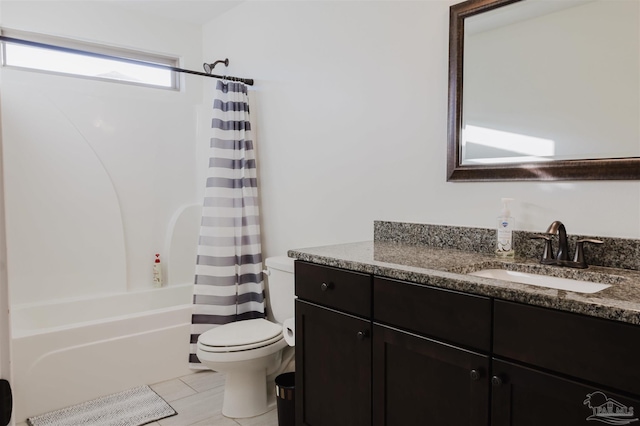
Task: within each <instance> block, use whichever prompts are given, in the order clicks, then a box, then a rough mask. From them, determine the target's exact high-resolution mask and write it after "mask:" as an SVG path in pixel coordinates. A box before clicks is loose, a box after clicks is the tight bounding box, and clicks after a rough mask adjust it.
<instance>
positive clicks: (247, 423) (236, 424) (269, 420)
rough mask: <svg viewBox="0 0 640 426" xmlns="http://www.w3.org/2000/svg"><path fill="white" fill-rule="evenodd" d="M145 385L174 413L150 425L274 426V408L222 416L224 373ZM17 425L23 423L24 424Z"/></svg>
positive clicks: (191, 376)
mask: <svg viewBox="0 0 640 426" xmlns="http://www.w3.org/2000/svg"><path fill="white" fill-rule="evenodd" d="M149 386H150V387H151V388H152V389H153V390H154V391H155V392H156V393H157V394H158V395H160V396H161V397H162V398H164V400H165V401H167V402H168V403H169V405H171V406H172V407H173V409H174V410H176V411H177V412H178V414H177V415H175V416H172V417H167V418H166V419H162V420H158V421H157V422H153V423H149V425H150V426H278V414H277V410H276V409H275V407H274V409H273V410H271V411H269V412H267V413H265V414H263V415H261V416H257V417H251V418H248V419H229V418H227V417H224V416H223V415H222V396H223V392H224V375H223V374H220V373H216V372H213V371H204V370H203V371H198V372H196V373H193V374H189V375H187V376H184V377H180V378H177V379H173V380H167V381H166V382H161V383H156V384H155V385H149ZM17 426H26V423H18V424H17ZM87 426H88V425H87Z"/></svg>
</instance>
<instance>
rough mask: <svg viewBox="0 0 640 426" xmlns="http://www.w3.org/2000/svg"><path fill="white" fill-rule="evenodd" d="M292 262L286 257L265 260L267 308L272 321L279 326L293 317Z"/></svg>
mask: <svg viewBox="0 0 640 426" xmlns="http://www.w3.org/2000/svg"><path fill="white" fill-rule="evenodd" d="M294 261H295V259H292V258H290V257H286V256H275V257H268V258H267V259H266V260H265V266H266V267H267V297H268V302H269V307H270V308H271V315H272V316H273V319H274V320H275V321H276V322H278V323H280V324H282V323H283V322H284V320H286V319H287V318H292V317H293V315H294V294H295V288H294V275H293V263H294Z"/></svg>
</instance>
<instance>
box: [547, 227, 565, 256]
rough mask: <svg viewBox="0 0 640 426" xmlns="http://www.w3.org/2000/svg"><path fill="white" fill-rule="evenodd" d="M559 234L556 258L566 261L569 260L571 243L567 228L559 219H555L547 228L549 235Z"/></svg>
mask: <svg viewBox="0 0 640 426" xmlns="http://www.w3.org/2000/svg"><path fill="white" fill-rule="evenodd" d="M556 234H558V254H556V260H558V261H565V260H569V244H568V242H567V229H566V228H565V227H564V224H563V223H562V222H560V221H559V220H554V221H553V222H551V225H549V227H548V228H547V235H556Z"/></svg>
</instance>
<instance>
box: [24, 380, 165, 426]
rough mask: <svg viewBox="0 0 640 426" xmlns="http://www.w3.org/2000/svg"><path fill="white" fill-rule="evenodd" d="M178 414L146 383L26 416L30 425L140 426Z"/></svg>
mask: <svg viewBox="0 0 640 426" xmlns="http://www.w3.org/2000/svg"><path fill="white" fill-rule="evenodd" d="M175 414H177V413H176V410H174V409H173V408H171V406H170V405H169V404H167V402H166V401H165V400H164V399H162V398H160V396H158V394H157V393H155V392H154V391H153V390H151V388H150V387H149V386H139V387H137V388H133V389H129V390H126V391H124V392H119V393H114V394H112V395H107V396H103V397H101V398H97V399H94V400H91V401H87V402H83V403H81V404H78V405H72V406H71V407H67V408H63V409H61V410H56V411H51V412H50V413H46V414H42V415H40V416H34V417H30V418H28V419H27V424H28V425H29V426H79V425H87V426H140V425H144V424H147V423H151V422H154V421H156V420H160V419H163V418H165V417H169V416H173V415H175Z"/></svg>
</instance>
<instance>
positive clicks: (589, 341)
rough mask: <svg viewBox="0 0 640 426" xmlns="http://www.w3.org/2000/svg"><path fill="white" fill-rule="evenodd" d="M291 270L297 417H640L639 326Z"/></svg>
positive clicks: (307, 421)
mask: <svg viewBox="0 0 640 426" xmlns="http://www.w3.org/2000/svg"><path fill="white" fill-rule="evenodd" d="M295 274H296V294H297V295H298V300H297V301H296V419H297V420H296V425H298V426H342V425H344V426H360V425H373V426H408V425H411V426H412V425H434V426H467V425H469V426H540V425H545V426H547V425H548V426H573V425H576V426H577V425H589V424H621V425H622V424H640V366H639V365H638V364H639V363H640V344H639V343H638V342H640V327H638V326H635V325H631V324H626V323H621V322H618V321H611V320H605V319H600V318H595V317H590V316H585V315H580V314H574V313H569V312H564V311H558V310H554V309H549V308H542V307H537V306H531V305H527V304H522V303H515V302H509V301H505V300H499V299H494V298H490V297H484V296H478V295H473V294H468V293H463V292H458V291H452V290H447V289H442V288H436V287H430V286H428V285H423V284H414V283H410V282H406V281H400V280H393V279H387V278H382V277H377V276H375V277H373V276H371V275H368V274H362V273H357V272H351V271H346V270H340V269H336V268H330V267H325V266H319V265H314V264H311V263H305V262H300V261H296V269H295ZM636 410H637V411H639V412H638V413H636Z"/></svg>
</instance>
